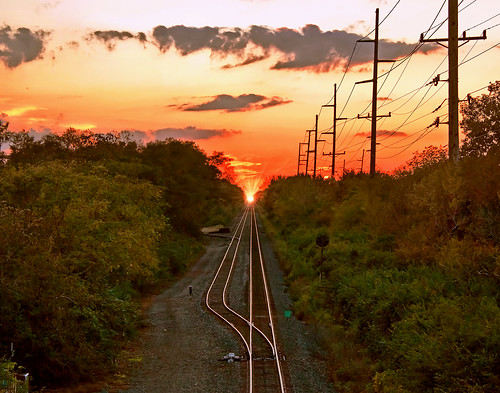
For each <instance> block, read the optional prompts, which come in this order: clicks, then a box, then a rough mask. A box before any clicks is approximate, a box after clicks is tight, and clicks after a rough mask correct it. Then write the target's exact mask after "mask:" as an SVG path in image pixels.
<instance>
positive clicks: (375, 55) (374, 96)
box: [356, 8, 394, 177]
mask: <svg viewBox="0 0 500 393" xmlns="http://www.w3.org/2000/svg"><path fill="white" fill-rule="evenodd" d="M378 20H379V9H378V8H377V9H376V10H375V39H374V40H360V41H359V42H373V43H374V44H375V45H374V49H373V79H369V80H366V81H362V82H356V83H358V84H359V83H367V82H372V83H373V89H372V114H371V120H372V127H371V133H370V135H371V146H370V176H372V177H373V176H374V175H375V158H376V146H377V117H390V116H391V113H390V112H389V115H385V116H377V90H378V88H377V80H378V63H391V62H394V60H380V59H379V58H378V25H379V22H378ZM362 118H370V116H367V117H360V116H359V115H358V119H362Z"/></svg>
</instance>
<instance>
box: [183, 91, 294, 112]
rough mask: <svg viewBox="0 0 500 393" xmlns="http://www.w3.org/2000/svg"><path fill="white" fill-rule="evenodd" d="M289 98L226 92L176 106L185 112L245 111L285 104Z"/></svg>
mask: <svg viewBox="0 0 500 393" xmlns="http://www.w3.org/2000/svg"><path fill="white" fill-rule="evenodd" d="M289 102H291V101H290V100H285V99H283V98H281V97H277V96H275V97H272V98H267V97H264V96H261V95H257V94H242V95H239V96H238V97H234V96H231V95H228V94H220V95H218V96H215V97H213V99H212V100H211V101H208V102H205V103H203V104H199V105H189V104H184V105H181V106H179V107H178V108H179V109H181V110H183V111H186V112H200V111H215V110H224V111H226V112H246V111H253V110H260V109H265V108H269V107H272V106H277V105H282V104H287V103H289Z"/></svg>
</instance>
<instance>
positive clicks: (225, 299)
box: [205, 204, 289, 393]
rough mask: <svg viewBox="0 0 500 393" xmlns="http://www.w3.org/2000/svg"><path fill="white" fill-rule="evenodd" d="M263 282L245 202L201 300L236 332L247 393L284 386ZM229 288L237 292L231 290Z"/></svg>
mask: <svg viewBox="0 0 500 393" xmlns="http://www.w3.org/2000/svg"><path fill="white" fill-rule="evenodd" d="M237 273H239V274H237ZM267 282H268V280H267V278H266V269H265V265H264V259H263V257H262V250H261V245H260V237H259V230H258V225H257V219H256V215H255V209H254V206H253V204H247V205H246V207H245V209H244V211H243V212H242V214H241V217H240V218H239V220H238V223H237V225H236V229H235V230H234V231H233V236H232V237H231V238H230V242H229V244H228V247H227V249H226V252H225V254H224V256H223V258H222V260H221V263H220V265H219V267H218V269H217V271H216V273H215V275H214V279H213V281H212V283H211V285H210V287H209V289H208V291H207V294H206V298H205V301H206V305H207V308H208V309H209V310H210V311H211V312H213V313H214V314H215V315H216V316H217V317H219V318H220V319H221V320H222V321H223V322H224V323H225V324H226V326H227V327H228V328H230V329H231V330H232V331H234V333H235V334H236V335H237V336H238V337H239V338H240V343H241V348H240V351H242V354H241V355H240V356H241V358H242V359H241V360H242V361H244V363H245V364H246V371H247V372H246V389H245V391H246V392H249V393H270V392H273V393H276V392H279V393H285V392H288V391H287V389H286V387H285V379H284V373H283V367H282V364H281V355H280V353H279V350H278V345H277V342H276V333H275V326H274V321H273V310H272V299H271V295H270V291H269V288H268V284H267ZM235 292H239V296H233V295H234V293H235ZM241 297H243V298H244V300H243V301H241ZM237 298H238V299H239V300H236V299H237ZM288 393H289V392H288Z"/></svg>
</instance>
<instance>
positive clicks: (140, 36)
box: [84, 30, 148, 51]
mask: <svg viewBox="0 0 500 393" xmlns="http://www.w3.org/2000/svg"><path fill="white" fill-rule="evenodd" d="M84 39H85V40H86V41H92V40H98V41H101V42H102V43H104V44H105V45H106V48H108V50H109V51H112V50H113V49H115V47H116V44H117V41H125V40H129V39H136V40H138V41H139V42H140V43H142V44H145V43H146V42H147V41H148V40H147V38H146V34H144V33H137V34H132V33H130V32H128V31H117V30H104V31H101V30H96V31H94V32H92V33H90V34H89V35H88V36H86V37H84Z"/></svg>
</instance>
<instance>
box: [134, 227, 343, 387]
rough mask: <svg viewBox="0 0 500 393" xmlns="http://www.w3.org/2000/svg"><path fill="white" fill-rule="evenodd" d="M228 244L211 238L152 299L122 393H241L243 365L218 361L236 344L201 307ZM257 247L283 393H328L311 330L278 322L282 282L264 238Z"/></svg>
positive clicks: (284, 299) (284, 300) (286, 304)
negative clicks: (284, 379) (281, 364)
mask: <svg viewBox="0 0 500 393" xmlns="http://www.w3.org/2000/svg"><path fill="white" fill-rule="evenodd" d="M261 229H262V228H261ZM228 242H229V240H227V239H224V238H212V239H211V240H210V244H209V245H208V247H207V251H206V253H205V255H204V256H203V257H202V258H201V259H200V260H199V261H198V262H197V263H196V264H195V265H194V266H193V267H192V268H191V270H190V271H189V272H188V273H187V274H186V275H185V276H184V277H183V278H182V279H180V280H179V281H178V282H177V283H176V284H175V285H173V286H172V287H170V288H168V289H167V290H166V291H164V292H163V293H162V294H161V295H158V296H156V297H155V298H154V299H153V302H152V306H151V308H150V309H149V311H148V313H147V318H148V327H147V328H146V329H145V333H144V336H143V338H142V340H143V342H144V344H143V345H144V349H143V351H142V353H143V356H142V357H143V359H142V362H141V366H140V367H138V368H137V369H136V371H135V372H134V374H133V376H132V380H131V383H130V388H129V389H128V390H127V392H128V393H146V392H147V393H165V392H175V393H177V392H179V393H180V392H190V393H193V392H199V393H217V392H221V393H222V392H224V393H226V392H243V391H244V386H245V384H244V381H245V378H246V377H245V373H246V366H245V364H244V363H238V362H235V363H226V362H221V361H219V360H218V359H220V358H221V357H222V356H224V355H226V354H227V353H229V352H238V348H239V347H240V345H239V343H238V340H237V338H236V336H235V335H234V334H233V333H232V332H231V331H230V330H229V329H227V328H226V327H224V326H223V325H222V324H221V322H220V321H219V320H218V319H217V318H216V317H215V316H214V315H212V314H211V313H210V312H209V311H208V310H207V309H206V307H205V305H204V304H205V303H204V302H205V293H206V291H207V289H208V286H209V285H210V282H211V280H212V278H213V275H214V273H215V270H216V268H217V266H218V263H219V262H220V260H221V259H222V256H223V255H224V251H225V248H226V246H227V244H228ZM261 243H262V247H263V253H264V258H265V260H266V264H267V269H268V274H269V276H270V281H271V282H270V286H271V288H272V294H273V297H274V303H275V307H276V319H277V321H276V322H277V325H278V331H277V335H278V339H279V340H280V342H281V348H282V353H283V355H284V356H285V358H286V362H285V365H286V370H287V374H288V383H289V387H288V390H287V391H288V392H294V393H311V392H314V393H316V392H325V393H327V392H334V390H333V388H332V386H331V384H330V383H329V382H328V381H327V377H326V364H325V362H324V361H322V360H321V356H319V355H321V354H320V352H319V351H320V350H319V347H318V345H317V344H316V343H315V340H314V332H313V329H311V327H309V326H306V325H304V324H303V323H301V322H299V321H297V320H296V319H295V318H294V317H293V316H292V317H291V318H285V316H284V311H285V310H290V309H291V308H290V306H291V302H290V299H289V298H288V296H287V294H286V292H285V287H284V286H283V276H282V273H281V270H280V268H279V264H278V261H277V260H276V258H275V257H274V254H273V251H272V248H271V245H270V242H269V241H268V239H267V238H266V237H265V236H262V237H261ZM189 287H191V288H192V295H190V294H189ZM242 381H243V383H242Z"/></svg>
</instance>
